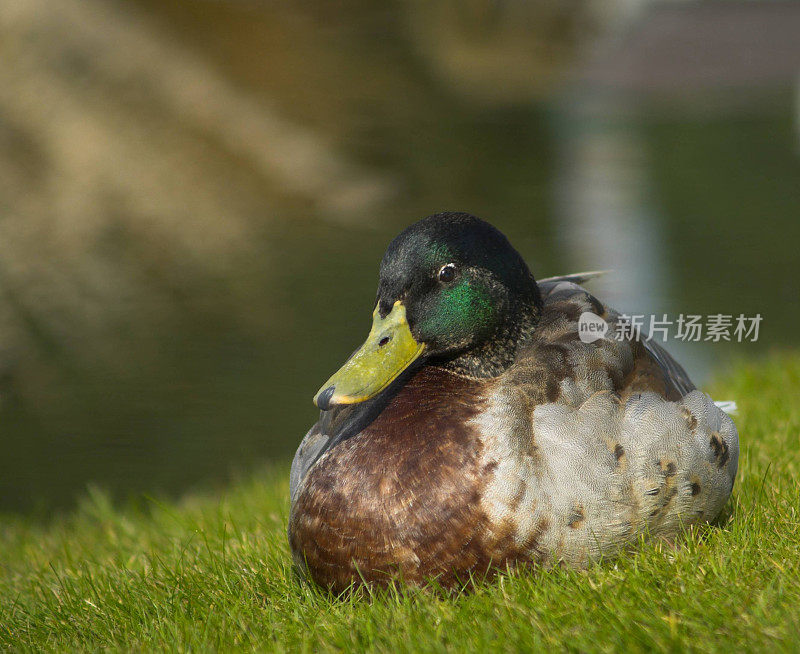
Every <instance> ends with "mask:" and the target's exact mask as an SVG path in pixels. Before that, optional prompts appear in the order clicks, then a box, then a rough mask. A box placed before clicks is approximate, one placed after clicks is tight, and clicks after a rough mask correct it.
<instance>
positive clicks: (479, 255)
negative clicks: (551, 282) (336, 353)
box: [314, 212, 541, 410]
mask: <svg viewBox="0 0 800 654" xmlns="http://www.w3.org/2000/svg"><path fill="white" fill-rule="evenodd" d="M540 308H541V298H540V296H539V290H538V287H537V285H536V281H535V280H534V278H533V276H532V275H531V273H530V270H529V269H528V266H527V265H526V264H525V262H524V260H523V259H522V257H521V256H520V255H519V254H518V253H517V251H516V250H514V248H513V247H512V246H511V244H510V243H509V242H508V239H506V237H505V236H503V234H502V233H501V232H499V231H498V230H497V229H495V228H494V227H492V226H491V225H490V224H489V223H486V222H484V221H482V220H480V219H479V218H476V217H475V216H471V215H469V214H465V213H451V212H448V213H439V214H435V215H433V216H428V217H427V218H423V219H422V220H420V221H419V222H417V223H414V224H413V225H411V226H410V227H408V228H406V229H405V230H404V231H403V232H401V233H400V235H398V236H397V237H396V238H395V239H394V240H393V241H392V242H391V243H390V244H389V247H388V248H387V250H386V253H385V254H384V256H383V260H382V261H381V267H380V283H379V285H378V297H377V300H376V304H375V311H374V313H373V325H372V331H371V332H370V335H369V337H368V338H367V341H366V343H364V345H363V346H362V347H361V349H359V350H358V351H357V352H356V353H355V354H354V355H353V356H352V357H351V358H350V360H348V362H347V363H346V364H345V365H344V367H343V368H342V369H341V370H340V371H339V372H337V373H336V374H335V375H334V376H333V377H331V379H329V380H328V382H326V383H325V385H323V387H322V388H321V389H320V391H319V393H317V396H316V397H315V398H314V401H315V402H316V404H317V405H318V406H319V407H320V408H321V409H323V410H324V409H327V408H330V407H331V406H334V405H337V404H351V403H354V402H360V401H362V400H365V399H369V398H370V397H374V396H375V395H377V394H378V393H380V392H381V391H382V390H383V389H384V388H386V387H387V386H388V385H389V384H390V383H391V382H392V381H393V380H394V379H396V378H397V376H399V374H400V373H401V372H402V371H403V370H405V369H406V368H408V367H409V366H410V365H411V364H412V363H414V362H415V361H416V362H417V364H418V363H419V362H421V361H439V362H442V361H445V362H446V361H447V360H449V359H457V358H458V357H463V356H465V355H466V354H468V353H470V352H476V351H480V352H482V351H484V350H486V351H489V349H490V348H486V345H487V344H491V342H492V341H493V340H494V339H499V338H505V339H508V338H509V337H510V335H513V334H515V333H518V330H517V331H515V329H514V327H515V326H516V325H517V324H518V323H519V322H521V321H530V320H532V319H535V318H536V317H538V315H539V311H540Z"/></svg>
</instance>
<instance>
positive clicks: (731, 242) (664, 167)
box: [0, 0, 800, 515]
mask: <svg viewBox="0 0 800 654" xmlns="http://www.w3.org/2000/svg"><path fill="white" fill-rule="evenodd" d="M798 35H800V3H798V2H770V1H761V2H725V1H715V2H648V1H646V0H594V1H589V0H568V1H565V0H532V1H530V2H523V1H520V0H506V1H500V0H497V1H495V2H488V1H477V0H452V1H449V0H445V1H442V2H435V3H427V2H422V1H408V2H392V1H384V2H366V1H364V0H346V1H345V2H337V3H334V2H325V1H323V0H303V1H297V0H194V1H192V2H181V1H178V0H136V1H128V2H123V1H122V0H116V1H115V0H25V1H24V2H19V1H17V0H0V442H1V443H2V453H1V454H0V511H3V512H25V513H33V514H37V515H47V514H49V513H50V512H52V511H53V510H58V509H62V508H65V507H69V506H70V505H71V504H72V503H74V501H75V498H76V496H79V495H80V494H81V493H83V492H85V490H86V487H87V484H99V485H101V486H102V487H105V488H108V489H110V490H111V491H112V492H113V493H114V494H115V496H117V497H120V498H124V497H129V496H131V495H135V494H137V493H142V492H146V493H167V494H177V493H180V492H183V491H185V490H186V489H190V488H193V487H196V486H208V485H210V484H212V485H213V484H224V483H225V481H226V480H227V479H228V478H229V476H230V475H231V474H232V473H233V472H235V471H239V470H248V469H252V468H254V467H255V466H257V465H260V464H262V463H263V462H265V461H270V460H275V461H288V460H289V458H290V457H291V454H292V453H293V451H294V449H295V447H296V446H297V444H298V442H299V440H300V438H301V437H302V436H303V434H304V433H305V430H306V429H307V427H308V426H309V425H310V424H311V423H312V422H313V421H314V420H315V417H316V411H315V409H314V407H313V405H312V404H311V397H312V395H313V394H314V392H315V391H316V390H317V387H318V385H319V383H320V382H322V381H324V379H325V378H327V376H328V375H329V374H330V373H331V372H332V371H333V370H334V369H335V368H336V367H337V366H338V365H339V364H340V363H341V362H342V361H343V360H344V358H345V357H346V355H347V354H348V353H349V352H350V351H351V350H352V349H353V348H354V347H355V346H357V345H358V343H359V342H360V341H361V340H362V339H363V337H364V336H365V335H366V332H367V331H368V327H369V320H370V313H371V309H372V306H371V304H372V300H373V298H374V292H375V288H376V284H377V266H378V262H379V260H380V256H381V254H382V252H383V249H384V248H385V246H386V244H387V243H388V242H389V240H390V239H391V238H392V237H393V236H394V235H395V234H396V233H397V232H398V231H399V230H400V229H401V228H403V227H404V226H405V225H407V224H408V223H410V222H412V221H413V220H415V219H417V218H420V217H422V216H424V215H427V214H429V213H433V212H434V211H438V210H442V209H461V210H467V211H470V212H472V213H475V214H477V215H479V216H481V217H484V218H486V219H488V220H490V221H492V222H493V223H494V224H496V225H497V226H498V227H499V228H500V229H502V230H503V231H504V232H505V233H506V234H507V235H508V236H509V238H510V239H511V241H512V243H514V244H515V246H516V247H517V248H518V249H519V250H520V251H521V252H522V254H523V255H524V256H525V258H526V259H527V260H528V261H529V263H530V264H531V267H532V270H533V272H534V274H535V275H537V276H547V275H553V274H558V273H565V272H572V271H576V270H585V269H593V268H611V269H613V271H614V272H613V273H612V274H610V275H609V276H608V277H607V278H605V279H604V280H602V281H601V282H598V283H596V284H595V286H594V287H593V288H594V289H595V290H596V292H597V294H598V295H600V296H601V297H602V298H603V299H605V300H608V301H609V302H611V303H612V304H613V305H614V306H616V307H617V308H620V309H622V310H626V311H629V312H632V313H657V314H660V313H663V312H667V313H669V314H672V315H676V314H678V313H696V314H704V315H705V314H710V313H717V312H722V313H726V314H734V315H738V314H739V313H745V314H749V315H754V314H756V313H761V314H762V315H763V323H762V326H761V334H760V338H759V341H758V342H757V343H744V344H738V343H731V344H712V343H705V344H704V343H700V344H685V343H675V344H671V343H669V344H668V347H669V348H670V349H672V350H674V351H676V352H677V354H678V355H679V357H680V358H681V360H682V361H683V362H684V364H685V365H686V367H687V368H688V369H689V371H690V372H691V373H692V374H693V375H694V376H695V377H696V378H697V379H698V380H699V381H700V382H703V381H705V380H707V379H708V378H709V376H710V375H713V374H714V373H715V371H719V370H720V368H721V367H722V368H724V366H725V365H728V364H729V363H730V362H731V361H733V360H736V359H737V358H739V357H744V356H751V355H757V354H758V353H761V352H764V351H765V350H767V349H770V348H780V347H787V346H791V345H796V344H797V341H798V337H797V333H798V324H799V323H798V321H799V320H800V308H799V307H800V301H799V300H800V283H799V282H798V263H799V262H800V254H799V251H800V156H799V155H800V37H799V36H798ZM721 399H727V398H721Z"/></svg>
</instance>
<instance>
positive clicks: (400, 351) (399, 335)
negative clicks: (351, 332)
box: [314, 300, 425, 411]
mask: <svg viewBox="0 0 800 654" xmlns="http://www.w3.org/2000/svg"><path fill="white" fill-rule="evenodd" d="M424 349H425V344H424V343H418V342H417V341H416V340H414V337H413V336H412V335H411V330H410V329H409V326H408V321H407V320H406V308H405V307H404V306H403V304H402V303H401V302H400V301H399V300H398V301H397V302H395V303H394V306H393V307H392V310H391V312H390V313H389V314H388V315H387V316H386V317H385V318H381V316H380V313H379V312H378V308H377V307H375V311H374V312H373V314H372V329H371V330H370V332H369V336H367V340H366V341H365V343H364V345H362V346H361V347H360V348H359V349H358V350H357V351H356V352H355V353H354V354H353V356H351V357H350V358H349V359H348V360H347V362H346V363H345V364H344V365H343V366H342V367H341V368H340V369H339V370H338V371H337V372H335V373H334V374H333V376H332V377H331V378H330V379H329V380H328V381H326V382H325V383H324V384H323V385H322V388H320V389H319V391H318V392H317V394H316V395H315V396H314V404H316V405H317V406H318V407H319V408H320V409H322V410H323V411H327V410H328V409H330V408H331V407H333V406H337V405H339V404H355V403H357V402H363V401H364V400H368V399H370V398H371V397H375V396H376V395H377V394H378V393H380V392H381V391H382V390H384V389H385V388H386V387H387V386H388V385H389V384H391V383H392V382H393V381H394V380H395V379H397V377H398V376H399V375H400V373H402V372H403V371H404V370H405V369H406V368H408V366H410V365H411V364H412V363H413V362H414V361H415V360H416V359H418V358H419V356H420V355H421V354H422V352H423V350H424Z"/></svg>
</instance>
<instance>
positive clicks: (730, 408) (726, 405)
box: [714, 400, 739, 416]
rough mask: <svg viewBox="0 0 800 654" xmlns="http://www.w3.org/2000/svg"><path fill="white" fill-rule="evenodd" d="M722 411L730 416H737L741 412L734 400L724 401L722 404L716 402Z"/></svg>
mask: <svg viewBox="0 0 800 654" xmlns="http://www.w3.org/2000/svg"><path fill="white" fill-rule="evenodd" d="M714 404H716V405H717V406H718V407H719V408H720V409H722V410H723V411H724V412H725V413H727V414H728V415H730V416H732V415H736V412H737V411H738V410H739V407H737V406H736V402H734V401H733V400H724V401H721V402H714Z"/></svg>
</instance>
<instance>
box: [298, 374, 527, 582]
mask: <svg viewBox="0 0 800 654" xmlns="http://www.w3.org/2000/svg"><path fill="white" fill-rule="evenodd" d="M484 390H486V383H481V382H474V381H470V380H467V379H464V378H461V377H457V376H455V375H452V374H450V373H447V372H444V371H442V370H438V369H435V368H424V369H423V370H421V371H420V373H419V374H418V375H417V376H416V377H415V378H414V379H413V380H411V382H409V383H408V384H407V385H406V387H405V388H403V390H402V391H401V392H400V393H398V395H397V396H396V397H395V398H394V400H393V401H392V403H391V404H390V405H389V406H388V407H387V408H386V409H385V410H384V412H383V413H382V414H381V415H380V416H379V417H378V418H377V419H376V420H375V421H374V422H373V423H372V424H371V425H369V427H367V428H366V429H365V430H364V431H362V432H361V433H360V434H358V435H357V436H354V437H352V438H350V439H348V440H346V441H344V442H343V443H340V444H339V445H338V446H337V447H336V448H334V449H333V450H332V451H330V452H328V453H327V454H326V455H325V456H324V457H323V458H322V459H321V460H320V461H319V463H318V464H317V465H316V466H314V468H313V469H312V470H311V471H310V472H309V474H308V478H307V479H306V481H305V482H304V486H303V488H302V489H301V490H300V494H299V495H298V497H297V501H296V502H295V504H294V506H293V509H292V515H291V518H290V523H289V540H290V543H291V546H292V550H293V552H294V556H295V560H296V562H297V564H298V565H299V567H300V568H301V569H303V570H305V571H306V572H307V573H308V574H309V575H310V576H311V577H312V578H313V579H314V580H315V581H316V582H317V583H319V584H321V585H323V586H326V587H328V588H330V589H331V590H333V591H336V592H338V591H341V590H344V589H345V588H347V587H348V586H349V585H350V583H351V582H353V581H356V580H359V579H360V578H363V580H364V581H366V582H368V583H375V584H381V585H382V584H386V583H388V582H389V581H390V579H391V578H393V577H394V578H400V579H403V580H405V581H407V582H412V583H422V582H424V581H426V580H429V579H434V578H435V579H436V580H437V581H438V583H440V584H441V585H443V586H446V587H451V586H455V585H458V584H459V583H464V582H466V581H468V579H469V576H470V574H473V575H479V576H482V575H484V574H485V573H486V572H487V571H489V569H490V568H491V567H494V566H503V565H504V563H505V562H509V563H510V562H512V561H515V560H516V559H517V558H518V557H521V556H522V552H521V551H520V549H519V548H518V547H517V546H515V544H514V539H513V538H512V537H511V536H510V535H509V536H508V537H505V538H504V537H503V534H498V532H497V530H496V529H495V530H491V529H490V528H489V525H488V518H487V517H486V516H485V515H484V514H483V513H482V510H481V508H480V497H481V490H482V489H481V485H482V483H484V482H485V477H486V473H487V471H482V470H480V469H479V465H480V464H479V460H480V449H481V444H480V438H479V434H478V433H477V430H476V429H474V428H473V427H472V426H470V425H469V424H468V423H469V419H470V418H471V417H473V416H475V415H476V414H477V413H478V412H480V411H481V409H482V406H483V403H484V400H483V399H482V397H483V395H484V393H483V391H484Z"/></svg>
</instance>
